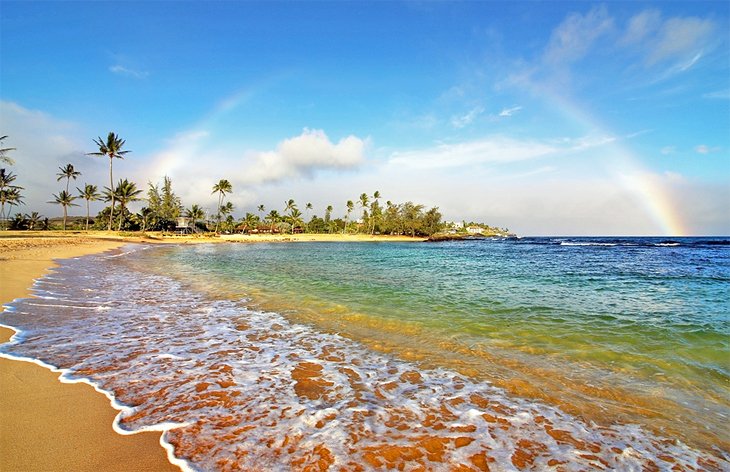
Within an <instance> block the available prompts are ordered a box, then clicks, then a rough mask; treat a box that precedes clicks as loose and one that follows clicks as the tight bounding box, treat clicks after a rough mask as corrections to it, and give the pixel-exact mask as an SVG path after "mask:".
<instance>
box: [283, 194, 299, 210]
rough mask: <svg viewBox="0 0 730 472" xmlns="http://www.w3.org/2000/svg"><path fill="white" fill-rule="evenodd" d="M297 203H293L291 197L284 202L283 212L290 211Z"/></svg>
mask: <svg viewBox="0 0 730 472" xmlns="http://www.w3.org/2000/svg"><path fill="white" fill-rule="evenodd" d="M296 207H297V204H296V203H294V200H293V199H291V198H290V199H289V200H288V201H286V202H284V213H286V212H287V211H292V209H294V208H296Z"/></svg>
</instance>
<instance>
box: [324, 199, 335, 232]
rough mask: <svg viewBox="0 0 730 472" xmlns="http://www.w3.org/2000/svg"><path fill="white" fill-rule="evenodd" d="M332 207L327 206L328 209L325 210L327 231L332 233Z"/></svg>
mask: <svg viewBox="0 0 730 472" xmlns="http://www.w3.org/2000/svg"><path fill="white" fill-rule="evenodd" d="M332 210H334V208H332V205H327V208H325V210H324V223H325V224H326V225H327V231H328V232H330V233H331V232H332V225H331V223H330V219H331V218H332Z"/></svg>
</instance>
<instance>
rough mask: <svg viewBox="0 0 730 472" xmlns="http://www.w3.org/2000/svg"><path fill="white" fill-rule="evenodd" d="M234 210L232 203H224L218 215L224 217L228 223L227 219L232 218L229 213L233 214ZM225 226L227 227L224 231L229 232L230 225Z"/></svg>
mask: <svg viewBox="0 0 730 472" xmlns="http://www.w3.org/2000/svg"><path fill="white" fill-rule="evenodd" d="M234 208H235V207H234V206H233V203H231V202H226V204H225V205H222V206H221V207H220V213H221V215H223V216H225V217H226V221H228V218H233V217H232V216H231V213H233V210H234ZM226 226H227V227H228V229H227V230H226V231H228V230H230V227H231V226H232V225H231V224H228V225H226Z"/></svg>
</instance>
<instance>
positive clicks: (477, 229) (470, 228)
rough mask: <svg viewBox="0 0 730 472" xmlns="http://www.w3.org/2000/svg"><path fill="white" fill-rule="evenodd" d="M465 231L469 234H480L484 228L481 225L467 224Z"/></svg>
mask: <svg viewBox="0 0 730 472" xmlns="http://www.w3.org/2000/svg"><path fill="white" fill-rule="evenodd" d="M466 232H467V233H469V234H481V233H484V228H482V227H481V226H467V227H466Z"/></svg>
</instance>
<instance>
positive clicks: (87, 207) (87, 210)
mask: <svg viewBox="0 0 730 472" xmlns="http://www.w3.org/2000/svg"><path fill="white" fill-rule="evenodd" d="M86 231H89V200H86Z"/></svg>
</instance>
